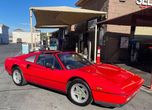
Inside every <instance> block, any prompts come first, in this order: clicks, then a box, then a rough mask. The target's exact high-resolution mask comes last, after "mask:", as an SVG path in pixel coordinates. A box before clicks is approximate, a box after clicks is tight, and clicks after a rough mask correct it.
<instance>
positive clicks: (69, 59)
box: [58, 53, 92, 70]
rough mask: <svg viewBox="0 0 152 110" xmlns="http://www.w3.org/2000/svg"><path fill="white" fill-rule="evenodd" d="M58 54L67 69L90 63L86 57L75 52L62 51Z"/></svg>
mask: <svg viewBox="0 0 152 110" xmlns="http://www.w3.org/2000/svg"><path fill="white" fill-rule="evenodd" d="M58 56H59V58H60V60H61V61H62V63H63V64H64V66H65V67H66V68H67V69H68V70H71V69H77V68H81V67H84V66H87V65H91V64H92V63H91V62H89V61H88V60H87V59H85V58H83V57H82V56H80V55H78V54H76V53H63V54H59V55H58Z"/></svg>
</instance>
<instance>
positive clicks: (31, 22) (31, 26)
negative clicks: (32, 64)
mask: <svg viewBox="0 0 152 110" xmlns="http://www.w3.org/2000/svg"><path fill="white" fill-rule="evenodd" d="M32 15H33V14H32V10H31V9H30V31H31V51H33V50H34V47H33V21H32V18H33V16H32Z"/></svg>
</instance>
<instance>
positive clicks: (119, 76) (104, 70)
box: [80, 64, 134, 85]
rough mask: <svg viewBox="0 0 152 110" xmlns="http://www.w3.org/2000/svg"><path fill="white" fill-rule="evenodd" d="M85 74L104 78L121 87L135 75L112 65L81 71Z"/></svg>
mask: <svg viewBox="0 0 152 110" xmlns="http://www.w3.org/2000/svg"><path fill="white" fill-rule="evenodd" d="M80 70H81V71H83V72H87V73H90V74H93V75H94V76H97V77H99V78H100V77H102V78H105V79H107V80H108V81H110V82H113V83H115V84H117V85H120V84H122V83H124V82H126V81H128V80H129V79H131V78H132V77H133V76H134V74H132V73H130V72H128V71H126V70H123V69H121V68H120V67H117V66H114V65H110V64H100V65H96V64H95V65H90V66H86V67H83V68H81V69H80Z"/></svg>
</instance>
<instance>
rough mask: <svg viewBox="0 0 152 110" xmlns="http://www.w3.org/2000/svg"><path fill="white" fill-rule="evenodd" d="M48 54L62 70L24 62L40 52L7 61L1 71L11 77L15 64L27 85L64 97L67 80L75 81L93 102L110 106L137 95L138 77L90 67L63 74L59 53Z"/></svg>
mask: <svg viewBox="0 0 152 110" xmlns="http://www.w3.org/2000/svg"><path fill="white" fill-rule="evenodd" d="M43 52H47V51H43ZM51 52H52V54H54V55H55V56H56V57H57V59H58V61H59V63H60V65H61V66H62V68H63V70H51V69H48V68H45V67H43V66H40V65H38V64H36V63H30V62H27V61H25V58H27V57H29V56H31V55H37V56H38V55H40V54H41V53H42V52H33V53H30V54H27V55H21V56H18V57H12V58H7V59H6V61H5V69H6V70H7V71H8V73H9V74H10V75H11V74H12V66H13V65H14V64H16V65H18V66H19V67H20V69H21V70H22V72H23V75H24V77H25V79H26V80H27V81H28V82H34V83H36V84H39V85H41V86H45V87H48V88H53V89H57V90H60V91H63V92H65V93H66V87H67V84H68V81H69V79H71V78H73V77H78V78H81V79H83V80H84V81H86V82H87V83H88V85H89V87H90V89H91V91H92V96H93V99H94V101H97V102H107V103H112V104H125V103H126V102H128V101H129V100H130V99H131V98H132V97H133V96H134V95H135V93H136V92H138V91H139V89H140V87H141V86H142V84H143V82H144V80H143V79H142V78H140V77H139V76H137V75H134V74H133V73H131V72H129V71H126V70H123V69H121V68H119V67H116V66H113V65H109V64H93V65H90V66H86V67H83V68H79V69H74V70H67V69H66V68H65V67H64V65H63V64H62V62H61V61H60V59H59V58H58V54H59V53H62V52H56V51H51ZM27 64H30V65H31V66H30V67H29V68H28V69H27V68H26V65H27Z"/></svg>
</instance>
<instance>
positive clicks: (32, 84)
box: [28, 83, 115, 109]
mask: <svg viewBox="0 0 152 110" xmlns="http://www.w3.org/2000/svg"><path fill="white" fill-rule="evenodd" d="M28 84H29V85H31V86H34V87H38V88H40V89H44V90H47V91H50V92H54V93H57V94H60V95H64V96H66V97H67V95H66V93H64V92H62V91H59V90H54V89H51V88H47V87H42V86H40V85H37V84H34V83H28ZM67 99H69V98H68V97H67ZM70 103H72V102H70ZM91 105H93V106H98V107H102V108H109V109H114V108H115V107H106V106H102V105H100V104H96V103H94V102H92V103H91Z"/></svg>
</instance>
